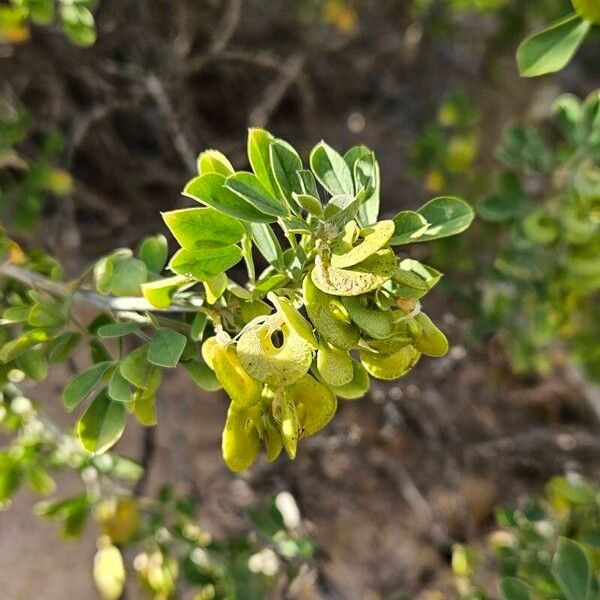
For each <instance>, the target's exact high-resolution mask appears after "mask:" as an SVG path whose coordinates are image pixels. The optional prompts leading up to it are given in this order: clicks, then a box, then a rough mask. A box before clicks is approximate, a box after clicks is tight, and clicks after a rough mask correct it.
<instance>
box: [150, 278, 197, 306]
mask: <svg viewBox="0 0 600 600" xmlns="http://www.w3.org/2000/svg"><path fill="white" fill-rule="evenodd" d="M194 283H195V282H193V281H192V282H190V280H189V279H188V278H187V277H186V276H185V275H176V276H175V277H167V278H166V279H159V280H157V281H150V282H148V283H144V284H142V294H143V296H144V298H146V300H148V302H150V304H152V306H154V307H155V308H169V306H171V302H172V301H173V296H174V295H175V293H176V292H177V291H178V290H180V289H181V288H183V287H190V286H191V285H194Z"/></svg>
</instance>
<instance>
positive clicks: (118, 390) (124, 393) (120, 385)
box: [107, 368, 133, 402]
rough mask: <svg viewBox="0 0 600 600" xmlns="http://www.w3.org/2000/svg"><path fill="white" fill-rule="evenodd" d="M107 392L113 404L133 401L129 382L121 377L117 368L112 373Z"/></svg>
mask: <svg viewBox="0 0 600 600" xmlns="http://www.w3.org/2000/svg"><path fill="white" fill-rule="evenodd" d="M107 391H108V395H109V397H110V398H111V399H112V400H114V401H115V402H131V401H132V400H133V392H132V391H131V387H130V386H129V382H128V381H127V379H125V377H123V374H122V373H121V370H120V369H119V368H117V369H115V370H114V371H113V374H112V376H111V378H110V381H109V383H108V390H107Z"/></svg>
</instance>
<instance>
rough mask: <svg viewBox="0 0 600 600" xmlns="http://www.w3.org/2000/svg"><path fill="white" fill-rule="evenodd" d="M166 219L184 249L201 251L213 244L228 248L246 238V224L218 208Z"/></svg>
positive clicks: (178, 212) (176, 212)
mask: <svg viewBox="0 0 600 600" xmlns="http://www.w3.org/2000/svg"><path fill="white" fill-rule="evenodd" d="M162 217H163V219H164V221H165V223H166V224H167V227H168V228H169V229H170V230H171V233H172V234H173V236H174V237H175V239H176V240H177V241H178V242H179V245H180V246H181V247H182V248H186V249H188V250H198V249H199V248H202V247H209V246H210V245H211V244H213V245H217V246H221V245H222V246H227V245H229V244H235V243H237V242H239V241H240V240H241V239H242V237H244V228H243V226H242V224H241V223H240V222H239V221H238V220H237V219H234V218H233V217H230V216H229V215H225V214H223V213H221V212H219V211H218V210H215V209H214V208H210V207H208V208H183V209H181V210H172V211H170V212H165V213H163V214H162Z"/></svg>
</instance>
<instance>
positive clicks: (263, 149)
mask: <svg viewBox="0 0 600 600" xmlns="http://www.w3.org/2000/svg"><path fill="white" fill-rule="evenodd" d="M274 139H275V138H274V137H273V136H272V135H271V134H270V133H269V132H268V131H265V130H264V129H258V128H250V129H249V130H248V148H247V149H248V160H249V161H250V166H251V167H252V170H253V171H254V174H255V175H256V177H258V180H259V181H260V182H261V183H262V184H263V186H264V187H265V189H266V190H267V191H268V192H269V193H270V194H271V195H272V196H276V195H277V189H278V186H277V181H276V180H275V175H274V173H273V171H272V169H271V154H270V147H271V143H272V142H273V140H274Z"/></svg>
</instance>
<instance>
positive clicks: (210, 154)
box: [197, 150, 235, 177]
mask: <svg viewBox="0 0 600 600" xmlns="http://www.w3.org/2000/svg"><path fill="white" fill-rule="evenodd" d="M197 162H198V174H200V175H204V174H206V173H218V174H219V175H223V176H224V177H229V175H232V174H233V173H235V169H234V168H233V165H232V164H231V163H230V162H229V159H228V158H227V157H226V156H225V155H224V154H223V153H222V152H219V151H218V150H205V151H204V152H201V153H200V155H199V156H198V161H197Z"/></svg>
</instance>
